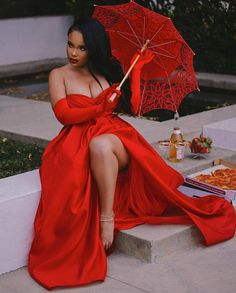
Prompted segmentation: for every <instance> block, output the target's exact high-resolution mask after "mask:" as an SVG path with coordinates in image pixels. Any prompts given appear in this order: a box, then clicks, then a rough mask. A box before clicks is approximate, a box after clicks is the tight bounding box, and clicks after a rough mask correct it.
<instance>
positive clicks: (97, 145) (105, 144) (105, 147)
mask: <svg viewBox="0 0 236 293" xmlns="http://www.w3.org/2000/svg"><path fill="white" fill-rule="evenodd" d="M90 150H92V151H93V150H94V151H95V152H96V153H97V154H99V152H102V153H104V152H109V151H112V152H113V153H114V154H115V156H116V157H117V160H118V163H119V169H123V168H125V167H126V166H127V165H128V163H129V159H130V155H129V153H128V151H127V150H126V148H125V146H124V145H123V143H122V141H121V140H120V139H119V137H118V136H116V135H114V134H111V133H105V134H101V135H98V136H96V137H94V138H93V139H92V140H91V142H90Z"/></svg>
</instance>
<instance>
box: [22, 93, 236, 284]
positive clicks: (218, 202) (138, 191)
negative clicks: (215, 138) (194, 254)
mask: <svg viewBox="0 0 236 293" xmlns="http://www.w3.org/2000/svg"><path fill="white" fill-rule="evenodd" d="M103 98H104V95H103V94H101V95H99V97H98V98H96V99H92V98H89V97H87V96H83V95H77V94H74V95H68V96H67V99H68V104H69V105H70V107H83V108H86V107H91V106H93V105H97V104H99V103H101V101H102V99H103ZM103 133H112V134H114V135H116V136H117V137H119V138H120V140H121V141H122V142H123V144H124V145H125V147H126V149H127V151H128V152H129V153H130V155H131V162H130V164H129V167H128V168H127V169H126V170H123V171H121V172H120V173H119V175H118V180H117V186H116V193H115V204H114V212H115V228H116V229H120V230H122V229H129V228H131V227H134V226H136V225H140V224H142V223H150V224H168V223H176V224H186V223H190V224H192V223H193V224H195V225H196V226H197V227H198V228H199V229H200V231H201V232H202V235H203V236H204V239H205V244H206V245H210V244H214V243H217V242H220V241H223V240H226V239H229V238H231V237H233V236H234V233H235V225H236V217H235V210H234V208H233V207H232V205H231V204H230V203H229V202H228V201H226V200H224V199H221V198H219V197H216V196H206V197H203V198H189V197H187V196H186V195H184V194H183V193H181V192H179V191H178V190H177V189H176V188H177V187H178V186H179V185H181V184H182V183H183V181H184V179H183V177H182V175H181V174H179V173H178V172H177V171H175V170H174V169H172V168H171V167H169V166H168V165H167V164H166V163H165V162H164V161H163V160H162V159H161V157H160V156H159V155H158V154H157V152H156V151H155V150H154V149H153V148H152V147H151V146H150V145H149V143H148V142H146V141H145V139H144V138H143V137H142V136H141V135H140V134H139V133H138V132H137V131H136V130H135V129H134V128H133V127H132V126H131V125H130V124H129V123H127V122H125V121H123V120H122V119H121V118H119V117H118V116H117V115H108V116H100V117H97V118H94V119H91V120H89V121H87V122H83V123H79V124H74V125H69V126H64V127H63V128H62V129H61V131H60V132H59V134H58V135H57V136H56V137H55V138H54V139H53V140H52V141H51V142H50V143H49V144H48V145H47V147H46V149H45V151H44V153H43V156H42V165H41V167H40V179H41V184H42V193H41V198H40V203H39V206H38V209H37V213H36V216H35V222H34V239H33V242H32V246H31V248H30V251H29V258H28V270H29V273H30V275H31V276H32V277H33V278H34V279H35V280H36V281H37V282H38V283H40V284H41V285H42V286H43V287H45V288H47V289H53V288H55V287H60V286H79V285H83V284H88V283H92V282H95V281H103V280H104V279H105V277H106V272H107V260H106V254H105V252H104V248H103V245H102V243H101V241H100V238H99V205H98V192H97V188H96V185H95V183H94V180H93V177H92V174H91V171H90V167H89V149H88V146H89V142H90V140H91V139H92V138H93V137H95V136H97V135H100V134H103Z"/></svg>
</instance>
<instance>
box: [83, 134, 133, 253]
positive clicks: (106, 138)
mask: <svg viewBox="0 0 236 293" xmlns="http://www.w3.org/2000/svg"><path fill="white" fill-rule="evenodd" d="M89 149H90V166H91V170H92V174H93V176H94V178H95V180H96V183H97V186H98V191H99V202H100V211H101V215H103V216H104V218H105V219H109V216H111V215H112V213H113V204H114V194H115V187H116V180H117V175H118V172H119V170H121V169H123V168H124V167H126V166H127V165H128V162H129V154H128V152H127V151H126V149H125V147H124V146H123V144H122V142H121V141H120V139H119V138H118V137H117V136H115V135H113V134H102V135H99V136H96V137H95V138H93V139H92V140H91V142H90V145H89ZM107 217H108V218H107ZM100 228H101V235H100V237H101V240H102V242H103V244H104V246H105V247H106V248H108V247H109V246H110V245H111V244H112V241H113V230H114V221H102V222H100Z"/></svg>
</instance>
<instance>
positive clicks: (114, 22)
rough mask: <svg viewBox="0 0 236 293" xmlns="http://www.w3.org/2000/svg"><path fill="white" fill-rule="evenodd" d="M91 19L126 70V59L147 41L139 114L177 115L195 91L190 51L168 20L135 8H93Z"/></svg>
mask: <svg viewBox="0 0 236 293" xmlns="http://www.w3.org/2000/svg"><path fill="white" fill-rule="evenodd" d="M93 17H94V18H96V19H98V20H99V21H100V22H101V23H102V24H103V25H104V27H105V28H106V30H107V31H108V32H109V36H110V40H111V47H112V54H113V55H114V56H115V57H116V58H117V59H118V60H119V61H120V62H121V64H122V65H123V68H124V71H125V72H126V71H128V69H129V67H130V60H131V59H132V57H133V55H134V54H135V53H136V52H137V50H140V49H141V48H142V47H143V46H144V44H145V43H146V41H147V40H149V42H148V44H147V48H148V49H150V50H152V51H153V53H154V54H155V57H154V58H153V60H152V61H151V62H150V63H148V64H146V65H144V67H143V69H142V74H141V101H140V105H139V115H140V114H141V115H142V114H144V113H147V112H149V111H151V110H154V109H168V110H172V111H174V112H177V110H178V108H179V106H180V104H181V101H182V100H183V98H184V97H185V96H186V95H187V94H188V93H190V92H192V91H194V90H197V89H198V84H197V81H196V77H195V73H194V69H193V56H194V52H193V51H192V50H191V48H190V47H189V46H188V45H187V43H186V42H185V41H184V39H183V38H182V37H181V35H180V34H179V33H178V31H177V30H176V28H175V27H174V25H173V23H172V21H171V20H170V18H168V17H165V16H162V15H160V14H158V13H155V12H153V11H151V10H149V9H147V8H144V7H142V6H141V5H138V4H137V3H135V2H134V1H131V2H129V3H126V4H121V5H112V6H96V7H95V10H94V13H93Z"/></svg>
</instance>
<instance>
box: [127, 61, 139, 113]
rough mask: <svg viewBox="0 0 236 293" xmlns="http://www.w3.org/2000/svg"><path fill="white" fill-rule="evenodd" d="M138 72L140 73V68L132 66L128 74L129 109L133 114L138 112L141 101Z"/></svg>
mask: <svg viewBox="0 0 236 293" xmlns="http://www.w3.org/2000/svg"><path fill="white" fill-rule="evenodd" d="M140 73H141V70H140V69H137V68H135V66H134V68H133V69H132V71H131V76H130V90H131V98H130V104H131V111H132V112H133V114H135V115H137V114H138V110H139V103H140V101H141V91H140Z"/></svg>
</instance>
